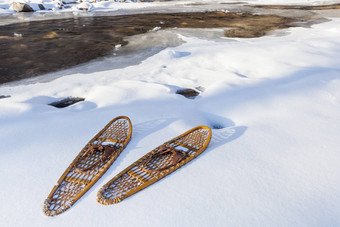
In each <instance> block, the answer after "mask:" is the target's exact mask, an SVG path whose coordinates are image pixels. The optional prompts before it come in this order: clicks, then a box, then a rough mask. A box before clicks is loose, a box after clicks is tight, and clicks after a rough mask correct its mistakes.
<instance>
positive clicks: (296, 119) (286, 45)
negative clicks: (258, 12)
mask: <svg viewBox="0 0 340 227" xmlns="http://www.w3.org/2000/svg"><path fill="white" fill-rule="evenodd" d="M253 2H260V1H253ZM262 2H265V1H262ZM268 2H269V1H268ZM301 2H304V3H308V4H313V3H319V2H320V1H307V0H306V1H301ZM271 3H277V1H274V0H271ZM103 4H104V3H103ZM107 4H113V3H107ZM131 4H135V3H131ZM136 4H139V3H136ZM141 4H142V3H141ZM329 19H330V21H329V22H325V23H321V24H317V25H313V26H312V27H311V28H290V29H286V30H284V31H280V32H274V33H273V34H272V35H270V36H265V37H261V38H254V39H239V38H233V39H231V38H221V34H223V30H222V29H201V30H194V29H169V30H158V29H154V31H150V32H149V33H148V34H146V35H139V36H136V37H131V38H130V40H129V41H130V44H129V45H128V46H126V47H119V48H117V49H116V51H115V52H114V53H115V54H116V56H115V57H112V58H111V57H107V58H105V59H99V60H96V61H92V62H90V63H87V64H83V65H81V66H78V67H74V68H71V69H68V70H63V71H60V72H56V73H51V74H49V75H44V76H41V77H37V78H32V79H28V80H23V81H18V82H13V83H9V84H4V85H1V86H0V95H11V97H10V98H4V99H0V126H1V130H0V141H1V142H2V143H1V151H0V154H1V158H0V166H1V168H2V171H1V172H0V182H1V183H0V185H1V193H0V201H1V204H2V205H1V206H0V214H1V216H0V226H113V225H114V226H339V225H340V191H339V188H340V169H339V163H340V154H339V145H340V144H339V139H338V138H339V135H340V65H339V62H340V18H329ZM148 41H149V42H148ZM132 50H134V51H133V52H132ZM179 88H199V89H200V90H202V92H201V94H200V96H198V97H197V98H196V99H194V100H191V99H186V98H184V97H182V96H180V95H177V94H175V92H176V90H177V89H179ZM68 96H74V97H84V98H86V100H85V101H84V102H79V103H77V104H75V105H72V106H69V107H67V108H64V109H57V108H54V107H52V106H49V105H47V104H48V103H51V102H54V101H57V100H60V99H63V98H65V97H68ZM119 115H126V116H128V117H130V119H131V121H132V123H133V135H132V139H131V142H130V143H129V145H128V146H127V148H126V149H125V151H124V152H123V153H122V154H121V155H120V157H119V158H118V159H117V161H116V162H115V163H114V164H113V165H112V166H111V168H110V169H109V170H108V172H107V173H106V174H105V175H104V176H103V177H102V178H101V179H100V180H99V181H98V182H97V183H96V184H95V185H94V186H93V187H92V189H91V190H90V191H89V192H87V193H86V194H85V195H84V196H83V197H82V198H81V199H80V200H79V201H78V202H77V203H76V204H75V205H74V206H73V207H71V208H70V209H69V210H68V211H67V212H65V213H63V214H61V215H59V216H56V217H53V218H51V217H47V216H45V215H44V213H43V212H42V207H43V202H44V200H45V198H46V197H47V196H48V194H49V192H50V191H51V189H52V187H53V186H54V185H55V183H56V182H57V180H58V178H59V177H60V176H61V174H62V173H63V171H64V170H65V169H66V168H67V166H68V165H69V164H70V163H71V161H72V160H73V159H74V157H75V156H76V155H77V154H78V153H79V151H80V149H81V148H82V147H83V146H84V145H85V144H86V143H87V142H88V141H89V140H90V139H91V138H92V137H93V136H94V135H95V134H96V133H97V132H98V131H99V130H100V129H102V128H103V127H104V126H105V125H106V124H107V123H108V122H109V121H110V120H111V119H112V118H114V117H116V116H119ZM198 125H208V126H210V127H215V128H219V129H213V137H212V141H211V144H210V146H209V148H208V149H207V150H206V151H205V152H204V153H203V154H202V155H201V156H199V157H198V158H197V159H195V160H194V161H192V162H191V163H189V164H187V165H185V166H184V167H183V168H181V169H180V170H178V171H176V172H175V173H173V174H171V175H170V176H168V177H166V178H165V179H163V180H161V181H159V182H158V183H156V184H154V185H152V186H150V187H148V188H147V189H145V190H143V191H141V192H139V193H137V194H135V195H134V196H132V197H130V198H128V199H126V200H124V201H123V202H121V203H119V204H116V205H111V206H103V205H100V204H99V203H97V202H96V194H97V191H98V190H99V189H100V187H101V186H102V185H103V184H104V183H106V182H107V181H108V180H110V179H111V178H112V177H114V176H115V175H116V174H118V173H119V172H120V171H121V170H123V169H124V168H125V167H127V166H128V165H130V164H131V163H132V162H134V161H135V160H136V159H138V158H139V157H141V156H142V155H144V154H145V153H147V152H149V151H150V150H152V149H153V148H155V147H156V146H158V145H160V144H162V143H163V142H165V141H167V140H169V139H171V138H173V137H175V136H177V135H179V134H181V133H183V132H185V131H187V130H189V129H190V128H192V127H195V126H198Z"/></svg>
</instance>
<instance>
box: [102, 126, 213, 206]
mask: <svg viewBox="0 0 340 227" xmlns="http://www.w3.org/2000/svg"><path fill="white" fill-rule="evenodd" d="M210 139H211V129H210V128H209V127H207V126H198V127H196V128H193V129H191V130H189V131H187V132H185V133H184V134H182V135H180V136H178V137H176V138H174V139H172V140H170V141H168V142H166V143H164V144H162V145H160V146H159V147H157V148H155V149H154V150H152V151H150V152H149V153H147V154H146V155H144V156H143V157H141V158H140V159H138V160H137V161H136V162H134V163H133V164H131V165H130V166H129V167H127V168H126V169H124V170H123V171H122V172H120V173H119V174H118V175H117V176H115V177H114V178H112V179H111V180H110V181H109V182H108V183H106V184H105V185H104V186H103V187H102V188H101V189H100V190H99V191H98V194H97V201H98V202H99V203H101V204H103V205H110V204H114V203H119V202H121V201H122V200H123V199H126V198H127V197H129V196H131V195H133V194H135V193H137V192H139V191H140V190H142V189H144V188H146V187H148V186H150V185H152V184H153V183H155V182H157V181H159V180H160V179H162V178H164V177H166V176H167V175H169V174H170V173H172V172H174V171H175V170H177V169H179V168H180V167H182V166H183V165H185V164H186V163H188V162H190V161H191V160H193V159H194V158H196V157H197V156H198V155H200V154H201V153H202V152H203V151H204V150H205V149H206V148H207V147H208V144H209V142H210Z"/></svg>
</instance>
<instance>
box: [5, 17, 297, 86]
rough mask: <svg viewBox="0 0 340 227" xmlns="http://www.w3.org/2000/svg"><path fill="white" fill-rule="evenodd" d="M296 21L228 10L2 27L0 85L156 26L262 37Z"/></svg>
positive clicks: (103, 50)
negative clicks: (224, 29) (218, 29)
mask: <svg viewBox="0 0 340 227" xmlns="http://www.w3.org/2000/svg"><path fill="white" fill-rule="evenodd" d="M293 21H294V20H293V19H290V18H285V17H279V16H270V15H262V16H260V15H251V14H235V13H224V12H206V13H173V14H140V15H123V16H105V17H80V18H68V19H60V20H45V21H34V22H28V23H18V24H10V25H4V26H0V84H2V83H6V82H10V81H15V80H19V79H24V78H29V77H33V76H37V75H41V74H44V73H48V72H53V71H57V70H60V69H65V68H68V67H71V66H74V65H77V64H80V63H84V62H87V61H89V60H92V59H95V58H98V57H101V56H105V55H106V54H108V52H111V51H112V50H113V49H114V47H115V46H116V45H117V44H121V45H126V44H127V42H126V41H124V37H127V36H132V35H136V34H141V33H145V32H147V31H150V30H152V29H153V28H155V27H161V28H162V29H164V28H169V27H189V28H213V27H236V28H237V29H235V30H233V31H229V32H228V34H227V33H226V35H227V36H230V37H259V36H262V35H265V32H266V31H268V30H272V29H278V28H285V27H289V26H290V25H289V23H291V22H293Z"/></svg>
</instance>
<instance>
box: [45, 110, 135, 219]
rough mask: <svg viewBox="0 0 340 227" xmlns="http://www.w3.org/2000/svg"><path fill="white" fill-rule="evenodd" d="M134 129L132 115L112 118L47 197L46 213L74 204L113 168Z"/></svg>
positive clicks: (64, 208)
mask: <svg viewBox="0 0 340 227" xmlns="http://www.w3.org/2000/svg"><path fill="white" fill-rule="evenodd" d="M131 133H132V124H131V121H130V119H129V118H128V117H125V116H120V117H116V118H114V119H113V120H112V121H110V122H109V123H108V124H107V125H106V126H105V127H104V128H103V129H102V130H101V131H100V132H99V133H98V134H97V135H96V136H95V137H93V139H92V140H90V142H88V143H87V144H86V146H85V147H84V148H83V149H82V150H81V152H80V153H79V154H78V156H77V157H76V158H75V159H74V160H73V162H72V163H71V165H69V167H68V168H67V169H66V170H65V172H64V174H63V175H62V176H61V177H60V179H59V180H58V182H57V185H55V186H54V188H53V189H52V191H51V193H50V194H49V196H48V197H47V199H46V200H45V203H44V209H43V210H44V213H45V214H46V215H48V216H55V215H58V214H60V213H63V212H64V211H65V210H67V209H68V208H70V207H71V206H72V205H73V204H74V203H75V202H76V201H77V200H78V199H79V198H80V197H81V196H83V195H84V194H85V193H86V192H87V191H88V190H89V189H90V188H91V187H92V186H93V185H94V184H95V183H96V182H97V181H98V180H99V178H100V177H101V176H102V175H103V174H104V173H105V172H106V171H107V170H108V169H109V167H110V166H111V165H112V163H113V162H114V161H115V160H116V159H117V157H118V156H119V154H120V153H121V152H122V151H123V150H124V148H125V147H126V145H127V144H128V143H129V141H130V139H131ZM105 150H106V151H105Z"/></svg>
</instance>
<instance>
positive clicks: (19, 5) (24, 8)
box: [12, 2, 34, 12]
mask: <svg viewBox="0 0 340 227" xmlns="http://www.w3.org/2000/svg"><path fill="white" fill-rule="evenodd" d="M12 8H13V10H15V11H18V12H33V11H34V10H33V9H32V7H30V6H29V5H27V4H26V3H23V2H13V3H12Z"/></svg>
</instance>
